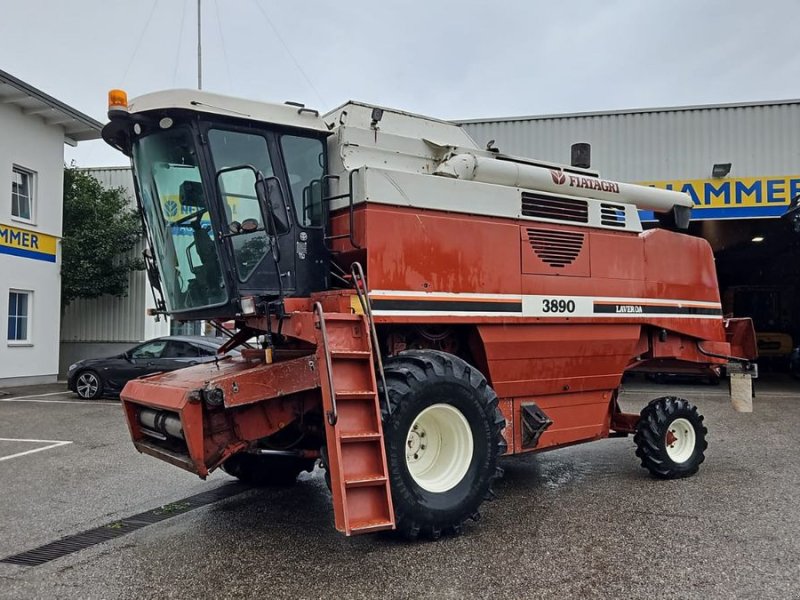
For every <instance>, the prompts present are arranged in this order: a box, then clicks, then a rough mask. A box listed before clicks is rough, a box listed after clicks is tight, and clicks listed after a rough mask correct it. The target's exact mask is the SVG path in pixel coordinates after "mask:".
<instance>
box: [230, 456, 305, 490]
mask: <svg viewBox="0 0 800 600" xmlns="http://www.w3.org/2000/svg"><path fill="white" fill-rule="evenodd" d="M314 462H315V461H314V460H313V459H308V458H294V457H291V456H259V455H257V454H248V453H246V452H241V453H239V454H234V455H233V456H231V457H230V458H229V459H228V460H226V461H225V462H224V463H222V470H223V471H225V472H226V473H227V474H228V475H233V476H234V477H236V478H237V479H238V480H239V481H241V482H243V483H246V484H248V485H254V486H258V487H265V486H289V485H292V484H293V483H294V482H295V481H297V476H298V475H299V474H300V473H302V472H303V471H311V470H312V469H313V468H314Z"/></svg>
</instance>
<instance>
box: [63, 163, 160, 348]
mask: <svg viewBox="0 0 800 600" xmlns="http://www.w3.org/2000/svg"><path fill="white" fill-rule="evenodd" d="M85 171H86V172H87V173H90V174H91V175H92V176H94V177H95V178H97V179H98V180H99V181H100V183H102V184H103V186H104V187H107V188H115V187H121V188H124V189H125V190H126V193H127V195H128V197H129V198H130V200H131V206H134V205H135V204H134V202H135V201H134V193H133V178H132V176H131V170H130V169H129V168H127V167H121V168H105V169H86V170H85ZM143 249H144V241H140V242H139V244H137V246H136V248H134V249H133V250H132V251H131V254H132V255H136V256H141V255H142V250H143ZM149 294H150V289H149V287H148V283H147V277H146V275H145V272H144V271H138V272H135V273H131V274H130V277H129V278H128V295H127V296H125V297H122V298H115V297H112V296H103V297H101V298H96V299H94V300H84V299H78V300H75V301H73V302H72V303H71V304H70V305H69V307H68V308H67V310H66V311H65V312H64V315H63V317H62V319H61V341H62V342H126V343H127V342H136V341H140V340H143V339H145V319H146V318H147V319H150V320H152V317H146V315H145V310H146V306H145V303H146V299H147V296H148V295H149Z"/></svg>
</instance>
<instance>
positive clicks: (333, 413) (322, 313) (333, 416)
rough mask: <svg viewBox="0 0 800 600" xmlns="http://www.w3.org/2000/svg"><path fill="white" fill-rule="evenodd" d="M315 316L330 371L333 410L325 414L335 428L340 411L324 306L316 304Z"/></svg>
mask: <svg viewBox="0 0 800 600" xmlns="http://www.w3.org/2000/svg"><path fill="white" fill-rule="evenodd" d="M314 315H316V316H318V317H319V321H318V322H317V326H318V327H319V330H320V332H321V333H322V349H323V351H324V352H325V369H326V370H327V371H328V388H329V390H330V394H331V410H329V411H328V412H326V413H325V416H326V417H327V419H328V424H329V425H331V426H333V425H336V422H337V421H338V420H339V411H338V409H337V407H336V391H335V389H334V387H333V365H332V364H331V352H330V347H329V346H328V330H327V329H326V328H325V311H323V310H322V304H320V303H319V302H314Z"/></svg>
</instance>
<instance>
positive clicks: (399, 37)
mask: <svg viewBox="0 0 800 600" xmlns="http://www.w3.org/2000/svg"><path fill="white" fill-rule="evenodd" d="M202 3H203V50H204V61H203V88H204V89H207V90H209V91H215V92H220V93H224V94H231V95H236V96H244V97H248V98H252V99H258V100H266V101H274V102H283V101H284V100H296V101H301V102H305V103H306V104H307V105H309V106H314V107H317V108H320V109H321V110H322V111H326V110H329V109H331V108H334V107H335V106H337V105H339V104H341V103H342V102H344V101H346V100H348V99H357V100H363V101H367V102H374V103H377V104H382V105H387V106H391V107H397V108H403V109H406V110H410V111H413V112H418V113H423V114H428V115H431V116H436V117H441V118H449V119H458V118H464V119H465V118H478V117H492V116H512V115H530V114H544V113H561V112H575V111H594V110H608V109H620V108H635V107H647V106H673V105H685V104H703V103H718V102H737V101H750V100H773V99H785V98H797V97H800V90H799V89H798V88H799V87H800V58H798V57H800V52H798V49H797V46H798V44H799V43H800V36H798V34H797V23H798V20H799V19H798V17H800V2H798V1H797V0H784V1H774V2H769V1H762V2H755V1H750V2H745V1H739V0H729V1H716V2H711V1H707V2H700V1H697V0H680V1H665V0H662V1H658V2H656V1H646V0H638V1H636V0H616V1H613V0H603V1H600V2H598V1H570V0H562V2H559V3H556V2H538V1H533V0H529V1H524V0H518V1H513V2H511V1H509V2H502V1H500V0H495V1H494V2H478V1H475V0H459V1H453V2H450V1H447V2H445V1H441V2H437V1H435V0H427V1H418V0H405V1H403V2H397V1H395V2H381V1H379V0H363V1H362V0H357V1H356V0H353V1H350V0H339V1H337V2H332V1H329V2H313V1H311V0H307V1H305V2H299V1H291V2H289V1H284V2H279V1H278V0H202ZM196 6H197V3H196V0H71V1H65V0H0V69H3V70H5V71H8V72H10V73H11V74H12V75H15V76H17V77H19V78H20V79H22V80H24V81H26V82H28V83H30V84H32V85H34V86H36V87H38V88H40V89H42V90H43V91H45V92H47V93H49V94H51V95H53V96H55V97H56V98H58V99H59V100H62V101H64V102H66V103H68V104H70V105H71V106H73V107H75V108H77V109H78V110H81V111H83V112H85V113H87V114H89V115H91V116H92V117H94V118H96V119H98V120H100V121H103V122H105V120H106V119H105V110H106V92H107V90H108V89H110V88H115V87H121V88H123V89H125V90H127V92H128V94H129V96H131V97H133V96H137V95H139V94H142V93H145V92H150V91H155V90H161V89H168V88H174V87H195V86H196V83H197V79H196V77H197V75H196V68H197V67H196V43H197V42H196V31H197V22H196ZM1 134H2V132H0V135H1ZM543 158H546V157H543ZM72 159H74V160H75V161H76V162H77V164H79V165H81V166H93V165H111V164H125V157H123V156H122V155H119V154H117V153H115V152H114V151H112V150H111V149H109V148H107V147H105V146H104V144H103V142H101V141H98V142H89V143H83V144H81V145H80V146H79V147H78V148H77V149H74V150H73V149H68V150H67V160H72Z"/></svg>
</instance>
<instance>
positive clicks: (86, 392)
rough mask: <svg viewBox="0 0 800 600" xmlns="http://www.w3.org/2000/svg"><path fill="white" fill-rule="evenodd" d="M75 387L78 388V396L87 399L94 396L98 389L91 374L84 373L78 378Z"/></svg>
mask: <svg viewBox="0 0 800 600" xmlns="http://www.w3.org/2000/svg"><path fill="white" fill-rule="evenodd" d="M76 387H77V388H78V395H79V396H80V397H81V398H89V397H91V396H94V394H95V393H96V392H97V387H98V382H97V377H95V376H94V375H92V374H91V373H84V374H83V375H81V376H80V377H78V383H77V384H76Z"/></svg>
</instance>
